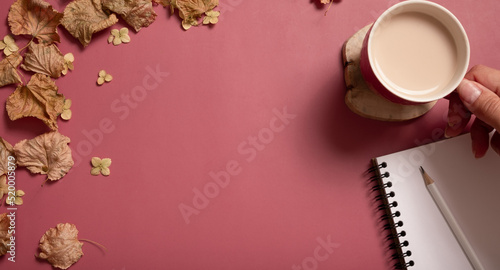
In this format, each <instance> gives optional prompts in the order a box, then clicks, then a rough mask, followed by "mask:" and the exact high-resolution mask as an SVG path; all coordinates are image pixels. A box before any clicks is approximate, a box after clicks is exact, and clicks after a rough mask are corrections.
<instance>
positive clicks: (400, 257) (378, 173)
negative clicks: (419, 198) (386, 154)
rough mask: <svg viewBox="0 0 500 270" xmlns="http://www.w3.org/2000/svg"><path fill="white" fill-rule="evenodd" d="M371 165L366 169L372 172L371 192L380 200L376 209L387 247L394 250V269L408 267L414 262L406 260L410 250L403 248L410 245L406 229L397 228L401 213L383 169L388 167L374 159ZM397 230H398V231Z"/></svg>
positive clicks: (401, 222)
mask: <svg viewBox="0 0 500 270" xmlns="http://www.w3.org/2000/svg"><path fill="white" fill-rule="evenodd" d="M372 165H373V166H372V167H371V168H370V169H369V170H368V171H367V172H369V173H370V174H372V177H370V179H369V181H370V182H372V183H373V186H372V188H371V191H372V192H378V194H377V195H376V196H374V200H375V201H376V202H380V203H379V204H378V206H377V210H378V211H381V216H380V221H383V222H385V224H384V226H383V229H384V231H387V237H386V240H387V241H390V244H389V245H388V248H389V249H390V250H393V251H394V254H393V255H392V256H391V259H392V260H394V261H395V263H394V269H408V268H410V267H412V266H414V265H415V262H414V261H412V260H408V259H410V258H411V255H412V253H411V251H410V250H405V251H403V248H404V249H406V248H407V247H409V246H410V243H409V241H407V240H405V239H404V238H405V236H406V234H407V233H406V231H404V230H401V229H399V228H401V227H403V226H404V223H403V221H402V220H398V219H399V218H400V217H401V216H402V215H403V214H402V213H401V212H400V211H398V210H397V207H398V202H397V201H396V200H395V198H396V195H397V194H396V193H395V192H394V191H392V190H391V187H392V186H393V183H392V182H391V181H389V178H390V176H391V175H390V174H389V172H387V171H385V169H386V168H387V167H388V164H387V163H386V162H382V163H380V164H378V163H377V161H376V160H375V159H374V160H373V161H372ZM398 230H399V232H398Z"/></svg>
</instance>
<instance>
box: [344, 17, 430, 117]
mask: <svg viewBox="0 0 500 270" xmlns="http://www.w3.org/2000/svg"><path fill="white" fill-rule="evenodd" d="M370 27H371V24H370V25H367V26H365V27H364V28H362V29H361V30H359V31H358V32H356V34H354V35H353V36H352V37H350V38H349V39H348V40H347V41H346V42H345V43H344V46H343V47H342V60H343V62H344V80H345V84H346V86H347V93H346V95H345V103H346V104H347V106H348V107H349V109H351V111H353V112H355V113H356V114H358V115H360V116H363V117H366V118H370V119H375V120H381V121H404V120H409V119H413V118H416V117H419V116H421V115H423V114H425V113H426V112H428V111H429V110H430V109H431V108H432V107H433V106H434V105H435V104H436V101H433V102H429V103H424V104H419V105H401V104H397V103H393V102H391V101H389V100H387V99H386V98H384V97H382V96H380V95H379V94H376V93H375V92H373V91H372V90H370V89H369V87H368V85H367V84H366V82H365V80H364V79H363V76H362V75H361V70H360V68H359V59H360V56H361V47H362V46H363V40H364V38H365V36H366V33H367V32H368V30H369V29H370Z"/></svg>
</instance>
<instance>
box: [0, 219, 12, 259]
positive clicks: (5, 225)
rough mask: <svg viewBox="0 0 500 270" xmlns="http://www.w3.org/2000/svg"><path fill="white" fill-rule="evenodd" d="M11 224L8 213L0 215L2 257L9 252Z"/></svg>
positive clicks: (0, 252) (0, 251)
mask: <svg viewBox="0 0 500 270" xmlns="http://www.w3.org/2000/svg"><path fill="white" fill-rule="evenodd" d="M9 223H10V219H9V217H8V216H7V213H3V214H0V256H3V255H5V254H6V253H7V251H8V250H9V247H7V245H8V244H9V243H10V233H9Z"/></svg>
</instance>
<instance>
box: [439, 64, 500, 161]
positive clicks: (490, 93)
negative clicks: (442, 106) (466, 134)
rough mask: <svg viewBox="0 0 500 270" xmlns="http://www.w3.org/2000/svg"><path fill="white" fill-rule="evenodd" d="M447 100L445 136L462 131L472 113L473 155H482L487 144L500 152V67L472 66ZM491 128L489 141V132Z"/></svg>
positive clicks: (451, 135) (478, 156)
mask: <svg viewBox="0 0 500 270" xmlns="http://www.w3.org/2000/svg"><path fill="white" fill-rule="evenodd" d="M449 100H450V105H449V110H448V126H447V127H446V131H445V135H446V136H447V137H453V136H456V135H458V134H460V133H462V131H463V130H464V128H465V127H466V126H467V124H468V122H469V120H470V119H471V114H474V115H475V116H476V118H475V120H474V122H473V123H472V126H471V128H470V134H471V138H472V152H473V153H474V155H475V157H476V158H480V157H483V156H484V155H485V154H486V151H487V150H488V147H489V145H491V148H492V149H493V150H494V151H495V152H497V153H498V154H499V155H500V133H499V132H500V70H496V69H493V68H490V67H486V66H482V65H478V66H474V67H473V68H472V69H471V70H470V71H469V72H467V74H466V75H465V78H464V80H463V81H462V82H461V83H460V85H459V86H458V87H457V90H456V92H454V94H452V95H451V96H450V98H449ZM493 130H495V133H494V135H493V137H492V138H491V141H490V139H489V133H490V132H491V131H493Z"/></svg>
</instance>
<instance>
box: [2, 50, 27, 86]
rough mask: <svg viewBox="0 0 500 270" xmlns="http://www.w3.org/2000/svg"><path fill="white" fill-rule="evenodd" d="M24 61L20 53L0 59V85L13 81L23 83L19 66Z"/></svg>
mask: <svg viewBox="0 0 500 270" xmlns="http://www.w3.org/2000/svg"><path fill="white" fill-rule="evenodd" d="M22 61H23V57H22V56H21V55H19V54H18V53H13V54H11V55H9V56H7V57H5V58H4V59H3V60H2V61H0V87H2V86H5V85H9V84H13V83H21V77H19V73H17V67H18V66H19V64H21V62H22Z"/></svg>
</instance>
